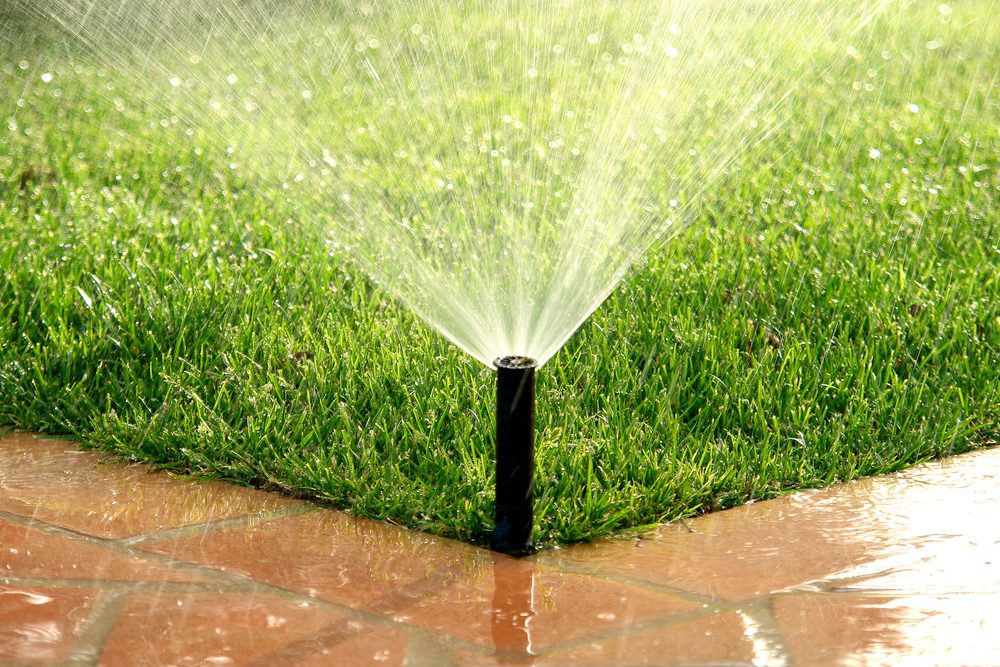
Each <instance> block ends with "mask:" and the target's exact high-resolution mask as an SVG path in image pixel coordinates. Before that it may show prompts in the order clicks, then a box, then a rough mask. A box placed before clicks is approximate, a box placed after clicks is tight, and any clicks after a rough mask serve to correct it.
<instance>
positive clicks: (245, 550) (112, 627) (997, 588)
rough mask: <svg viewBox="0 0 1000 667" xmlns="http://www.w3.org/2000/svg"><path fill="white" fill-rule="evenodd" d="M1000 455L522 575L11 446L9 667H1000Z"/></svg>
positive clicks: (390, 533)
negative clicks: (998, 562)
mask: <svg viewBox="0 0 1000 667" xmlns="http://www.w3.org/2000/svg"><path fill="white" fill-rule="evenodd" d="M998 482H1000V449H994V450H983V451H980V452H976V453H972V454H967V455H964V456H960V457H955V458H952V459H948V460H946V461H943V462H935V463H929V464H926V465H923V466H920V467H918V468H914V469H912V470H909V471H906V472H903V473H900V474H897V475H893V476H888V477H882V478H874V479H868V480H863V481H861V482H855V483H852V484H847V485H842V486H838V487H834V488H831V489H825V490H821V491H809V492H802V493H797V494H793V495H790V496H787V497H784V498H780V499H777V500H772V501H767V502H761V503H757V504H754V505H749V506H746V507H741V508H737V509H733V510H728V511H725V512H718V513H716V514H711V515H708V516H705V517H699V518H697V519H694V520H691V521H687V522H682V523H678V524H673V525H667V526H663V527H662V528H660V529H659V530H657V531H655V533H652V534H650V535H646V536H643V537H642V538H639V539H626V540H618V541H606V542H600V543H595V544H586V545H577V546H574V547H570V548H565V549H557V550H551V551H547V552H544V553H541V554H538V555H536V556H533V557H530V558H526V559H521V560H517V559H513V558H508V557H505V556H500V555H496V554H493V553H491V552H489V551H486V550H483V549H478V548H476V547H472V546H469V545H465V544H461V543H458V542H453V541H450V540H445V539H441V538H436V537H433V536H429V535H425V534H421V533H414V532H411V531H407V530H404V529H401V528H397V527H394V526H391V525H388V524H383V523H377V522H372V521H366V520H363V519H358V518H355V517H351V516H348V515H346V514H343V513H340V512H335V511H331V510H327V509H323V508H319V507H317V506H315V505H312V504H310V503H307V502H303V501H298V500H292V499H288V498H285V497H282V496H279V495H276V494H270V493H265V492H262V491H256V490H252V489H244V488H241V487H237V486H233V485H229V484H224V483H220V482H213V481H196V480H192V479H189V478H183V477H175V476H171V475H169V474H166V473H151V472H147V470H146V468H145V467H143V466H139V465H125V464H122V463H118V462H113V461H110V460H109V459H107V458H106V457H102V456H101V455H99V454H96V453H92V452H81V451H80V450H78V449H77V448H76V447H75V445H74V444H73V443H71V442H67V441H62V440H51V439H40V438H37V437H34V436H31V435H26V434H21V433H7V434H5V435H0V665H5V666H17V667H22V666H28V665H32V666H34V665H109V666H111V665H126V666H132V665H143V666H144V665H261V666H274V667H280V666H286V665H287V666H291V665H338V666H339V665H347V666H351V665H431V666H436V665H539V666H541V665H582V666H585V665H758V666H759V665H778V666H784V665H787V666H795V665H798V666H813V665H817V666H820V665H970V666H972V665H982V666H983V667H988V666H995V665H1000V619H998V613H997V612H998V611H1000V568H998V567H996V566H995V564H994V560H995V559H996V558H997V557H998V549H1000V522H998V521H997V515H998V514H1000V484H998Z"/></svg>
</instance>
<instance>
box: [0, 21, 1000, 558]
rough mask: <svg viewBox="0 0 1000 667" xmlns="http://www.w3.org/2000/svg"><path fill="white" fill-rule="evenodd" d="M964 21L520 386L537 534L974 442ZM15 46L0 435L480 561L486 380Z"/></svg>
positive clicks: (996, 388)
mask: <svg viewBox="0 0 1000 667" xmlns="http://www.w3.org/2000/svg"><path fill="white" fill-rule="evenodd" d="M963 7H965V10H966V12H967V13H971V14H973V15H975V16H978V17H979V19H980V20H979V21H978V22H977V23H975V24H974V25H973V27H972V28H970V27H968V26H964V27H963V26H960V25H957V24H956V23H950V24H944V23H941V24H938V23H936V22H935V21H936V20H937V17H936V15H935V14H934V13H933V10H934V8H933V7H932V8H931V10H929V12H928V17H927V18H926V22H925V23H920V24H917V25H913V26H910V27H909V29H911V30H912V32H911V33H906V32H903V33H902V34H897V35H895V36H894V44H896V50H894V51H892V53H890V54H889V56H888V57H884V56H883V53H882V50H883V49H882V46H881V40H880V39H878V38H877V36H876V38H875V39H872V40H870V41H866V42H864V43H861V44H859V49H860V51H859V52H857V54H856V57H855V58H856V59H855V58H842V59H841V60H843V61H844V62H843V63H841V64H839V65H838V67H839V69H836V70H832V71H831V73H830V75H829V76H828V77H827V78H825V79H823V78H820V79H817V80H816V81H814V82H813V83H812V84H811V88H810V89H807V90H805V91H803V93H802V95H801V96H800V97H801V99H800V100H799V101H798V103H799V104H800V108H799V109H798V110H797V113H796V116H795V119H794V122H792V123H789V124H787V125H786V126H784V128H783V129H782V131H781V132H779V133H778V134H777V135H776V136H775V137H774V138H773V140H772V141H770V142H769V143H768V145H767V148H766V151H764V152H763V153H762V154H761V155H760V156H759V158H757V159H756V160H755V161H754V162H753V163H752V164H749V165H744V166H743V167H742V168H741V169H740V170H738V171H733V172H731V173H729V174H728V175H727V177H726V179H725V180H724V181H723V183H722V187H720V188H718V189H716V190H715V191H714V192H712V193H708V194H707V195H706V196H705V197H704V199H703V200H702V202H701V205H700V206H699V207H698V214H697V216H696V220H695V221H694V222H693V224H692V225H691V227H690V228H689V229H688V230H687V232H685V233H684V234H683V235H682V236H681V237H679V238H677V239H675V240H674V241H672V242H671V243H669V244H667V245H666V246H664V247H663V248H661V249H658V250H657V251H656V252H654V253H653V254H652V255H651V256H650V257H649V258H648V261H647V262H645V264H644V265H642V266H641V267H639V268H638V269H637V270H636V271H634V273H633V274H632V275H631V276H630V277H629V278H628V279H627V280H626V281H625V282H624V283H623V285H622V286H621V287H620V288H619V289H618V290H616V291H615V293H614V294H613V295H612V296H611V298H610V299H609V300H608V301H607V302H606V303H605V304H604V305H603V306H601V308H600V309H599V310H598V311H597V312H596V313H595V315H594V316H593V317H592V318H591V320H590V321H588V322H587V323H586V324H585V325H584V326H583V327H582V328H581V329H580V331H579V332H578V333H577V334H576V335H575V336H574V337H573V338H572V339H571V340H570V342H569V344H568V345H567V346H566V347H565V348H564V349H563V350H562V351H560V352H559V353H558V354H557V355H556V356H555V357H554V358H553V360H552V361H551V362H549V363H548V364H547V365H546V366H545V367H544V368H543V369H542V371H541V373H540V375H539V385H538V392H539V396H538V403H539V405H538V431H537V433H538V435H537V440H538V442H537V473H536V475H537V476H536V488H537V499H536V540H537V541H538V542H539V543H541V544H543V545H552V544H556V543H567V542H574V541H579V540H584V539H590V538H594V537H598V536H602V535H608V534H614V533H620V532H622V531H626V530H629V529H634V528H637V527H642V526H646V525H649V524H653V523H656V522H660V521H665V520H671V519H676V518H678V517H683V516H689V515H692V514H695V513H699V512H704V511H707V510H715V509H720V508H724V507H730V506H734V505H739V504H741V503H745V502H747V501H749V500H752V499H762V498H768V497H773V496H775V495H778V494H781V493H784V492H787V491H790V490H794V489H799V488H806V487H815V486H822V485H826V484H831V483H834V482H837V481H843V480H848V479H853V478H857V477H861V476H865V475H872V474H877V473H884V472H889V471H893V470H898V469H900V468H903V467H906V466H909V465H912V464H914V463H917V462H919V461H923V460H927V459H930V458H934V457H938V456H943V455H947V454H953V453H958V452H963V451H967V450H970V449H973V448H976V447H982V446H988V445H992V444H995V443H996V442H997V439H998V438H1000V381H998V376H1000V372H998V370H997V369H998V368H1000V268H998V267H1000V248H998V246H1000V222H998V217H1000V216H998V210H1000V176H998V168H1000V138H998V126H1000V124H998V122H997V119H998V118H1000V99H998V96H997V82H996V80H995V78H991V77H995V72H996V70H997V65H998V61H997V55H996V54H997V53H1000V25H998V24H1000V22H997V21H995V20H993V21H992V22H990V21H988V20H985V18H984V17H987V16H989V15H990V14H989V12H990V11H991V3H989V2H985V1H981V2H972V3H968V6H963ZM970 7H971V8H970ZM993 18H994V19H995V11H994V14H993ZM904 27H906V26H904ZM928 34H933V35H934V36H935V37H936V38H938V39H940V41H941V44H942V46H941V47H940V48H936V49H927V48H926V47H925V42H926V40H925V38H924V36H925V35H928ZM900 44H902V45H904V46H899V45H900ZM906 45H909V46H906ZM914 45H915V46H914ZM911 47H912V48H911ZM35 48H37V49H38V52H36V53H23V52H20V51H16V52H15V51H13V50H11V49H10V48H7V47H5V46H4V42H3V41H2V40H0V99H4V100H21V102H20V104H19V105H18V107H17V110H16V120H14V121H12V122H11V123H10V124H9V128H10V129H9V131H8V128H7V127H5V126H3V125H0V183H2V185H0V424H6V425H9V426H13V427H17V428H22V429H29V430H36V431H42V432H48V433H68V434H72V435H74V436H76V437H78V438H79V439H80V441H81V442H82V443H84V444H85V445H87V446H94V447H100V448H102V449H106V450H109V451H115V452H118V453H120V454H121V455H123V456H126V457H129V458H132V459H136V460H142V461H148V462H151V463H153V464H155V465H157V466H159V467H163V468H167V469H171V470H178V471H187V472H192V473H195V474H199V475H207V476H213V477H220V478H225V479H230V480H233V481H236V482H239V483H244V484H252V485H258V486H264V487H267V488H272V489H282V490H285V491H287V492H290V493H294V494H304V495H307V496H310V497H315V498H319V499H323V500H327V501H329V502H331V503H332V504H334V505H336V506H339V507H344V508H348V509H349V510H350V511H352V512H354V513H357V514H360V515H364V516H371V517H377V518H382V519H387V520H391V521H393V522H396V523H399V524H402V525H406V526H410V527H414V528H419V529H422V530H427V531H431V532H435V533H439V534H443V535H448V536H453V537H457V538H459V539H463V540H469V541H474V542H479V543H484V542H486V541H487V540H488V535H489V531H490V530H491V528H492V434H493V428H494V424H493V414H492V406H493V386H492V383H493V374H492V372H491V371H489V370H487V369H485V368H484V367H482V365H481V364H479V363H478V362H475V361H474V360H472V359H471V358H469V357H468V356H466V355H465V354H464V353H462V352H460V351H459V350H457V348H455V347H453V346H452V345H451V344H450V343H448V342H446V341H445V340H443V339H442V338H440V337H439V336H438V335H437V334H435V333H434V332H432V331H431V330H429V329H428V328H426V327H425V326H424V325H422V324H421V323H420V322H419V321H418V320H416V318H414V317H413V316H411V315H410V314H408V313H407V312H406V311H404V310H402V309H401V308H399V307H398V306H396V305H395V304H394V303H393V302H392V301H391V300H390V299H389V298H388V297H387V296H386V295H385V293H384V292H383V291H382V290H381V289H380V288H379V287H378V286H376V285H373V284H372V283H371V282H370V281H369V280H368V279H367V278H365V276H364V275H363V274H362V273H361V272H359V271H358V270H356V269H355V268H353V267H352V266H351V265H350V264H349V263H348V262H347V261H346V260H345V258H344V257H343V256H342V254H338V253H331V252H330V250H331V249H330V247H328V246H326V245H324V244H323V243H322V242H320V241H319V240H318V239H317V237H316V235H315V234H312V233H309V232H304V231H303V226H302V225H301V224H300V223H298V222H297V221H296V220H297V217H296V216H298V215H301V211H297V210H295V209H294V207H292V206H291V205H290V204H289V203H288V202H287V201H285V200H284V199H283V198H282V197H281V196H280V191H278V192H277V193H276V192H273V191H265V190H263V189H262V188H261V187H260V186H259V185H257V184H255V182H254V181H253V180H252V179H249V178H247V177H245V176H241V175H239V174H236V173H233V172H232V171H231V170H229V169H228V168H227V166H226V162H227V160H226V156H225V155H224V154H221V153H220V152H219V150H218V147H217V146H216V145H215V144H214V143H212V142H211V141H208V140H205V141H202V140H201V139H200V138H199V137H197V136H195V137H193V138H192V137H187V136H186V135H184V134H183V132H182V131H181V130H180V129H179V127H178V126H175V125H173V124H171V123H169V122H168V123H165V125H166V127H162V126H161V125H160V123H159V119H160V116H159V115H156V114H155V113H153V112H149V111H144V110H142V109H139V110H137V111H134V112H133V113H131V114H125V113H119V112H117V111H116V109H115V96H116V95H117V94H118V93H117V92H114V91H109V90H108V89H107V88H101V87H99V86H98V85H97V84H101V85H104V83H105V82H110V83H116V82H114V81H113V77H112V76H111V75H110V74H109V75H107V77H106V78H101V77H98V75H97V74H96V73H95V72H94V70H93V69H92V68H91V69H86V68H85V69H83V70H81V71H82V72H83V73H81V74H79V75H78V76H76V77H74V76H72V74H73V70H72V64H71V63H70V61H69V60H67V58H69V56H66V55H58V56H57V55H53V53H52V51H51V50H46V47H44V46H43V45H41V44H39V45H37V46H36V47H35ZM907 49H909V50H907ZM46 58H50V59H55V60H52V62H57V63H58V64H59V66H60V67H61V68H62V69H60V70H58V71H59V72H61V74H62V75H63V76H62V78H59V79H56V80H55V81H54V82H53V83H51V84H48V85H43V84H41V83H39V80H38V77H39V75H40V74H41V72H43V71H45V70H42V69H39V65H38V63H39V62H40V61H43V60H45V59H46ZM59 58H62V60H59ZM22 60H24V61H26V62H27V65H28V66H27V68H26V69H21V67H20V62H21V61H22ZM834 62H837V63H840V60H836V61H834ZM899 81H903V82H905V86H900V85H894V83H893V82H899ZM854 82H856V84H857V85H852V84H853V83H854ZM116 85H118V86H119V87H121V86H122V85H123V84H122V83H120V82H117V83H116ZM120 89H121V88H119V90H120ZM56 91H58V94H56ZM122 94H123V95H124V93H122ZM915 102H919V112H917V113H913V112H910V111H909V110H908V109H907V105H908V104H910V103H915ZM8 108H10V109H11V110H10V112H9V114H10V116H11V117H12V118H14V117H15V112H14V111H13V107H10V105H7V104H6V103H5V104H4V106H3V107H0V110H3V111H7V109H8ZM834 109H846V110H847V111H845V112H844V113H843V114H841V115H836V116H835V115H833V112H832V111H831V110H834ZM6 120H7V118H0V123H2V122H5V121H6ZM109 128H112V129H109ZM115 128H116V129H115ZM918 140H919V141H918ZM872 148H878V150H879V152H880V153H881V156H880V157H879V158H877V159H875V158H872V157H870V150H871V149H872Z"/></svg>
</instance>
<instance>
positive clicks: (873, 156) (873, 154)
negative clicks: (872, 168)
mask: <svg viewBox="0 0 1000 667" xmlns="http://www.w3.org/2000/svg"><path fill="white" fill-rule="evenodd" d="M868 157H870V158H871V159H873V160H877V159H879V158H880V157H882V151H880V150H879V149H877V148H873V149H871V150H870V151H868Z"/></svg>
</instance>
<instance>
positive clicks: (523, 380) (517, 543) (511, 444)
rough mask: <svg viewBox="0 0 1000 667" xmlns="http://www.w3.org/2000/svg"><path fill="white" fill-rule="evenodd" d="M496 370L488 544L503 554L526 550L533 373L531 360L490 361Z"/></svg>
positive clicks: (531, 493) (531, 523) (532, 469)
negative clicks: (492, 503) (494, 448)
mask: <svg viewBox="0 0 1000 667" xmlns="http://www.w3.org/2000/svg"><path fill="white" fill-rule="evenodd" d="M493 365H494V366H496V369H497V452H496V457H497V461H496V509H495V512H494V516H495V519H496V528H495V529H494V531H493V539H492V541H491V545H492V547H493V549H494V550H495V551H500V552H503V553H506V554H514V555H520V554H526V553H529V552H530V551H531V546H532V545H531V529H532V528H533V527H534V515H533V511H534V507H533V505H534V499H535V369H536V368H538V363H537V362H536V361H535V360H534V359H532V358H530V357H521V356H510V357H503V358H501V359H497V360H496V361H494V362H493Z"/></svg>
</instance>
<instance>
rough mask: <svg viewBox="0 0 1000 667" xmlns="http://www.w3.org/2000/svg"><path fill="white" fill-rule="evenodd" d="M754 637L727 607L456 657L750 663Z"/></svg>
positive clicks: (568, 666) (468, 660)
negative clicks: (600, 634)
mask: <svg viewBox="0 0 1000 667" xmlns="http://www.w3.org/2000/svg"><path fill="white" fill-rule="evenodd" d="M755 657H756V658H759V659H761V660H765V659H766V656H755V654H754V647H753V643H752V641H751V639H750V638H749V637H748V636H747V633H746V626H745V624H744V621H743V619H742V617H741V615H740V614H738V613H736V612H725V613H719V614H711V615H709V616H705V617H701V618H696V619H692V620H689V621H684V622H681V623H677V624H672V625H667V626H663V627H657V628H653V629H649V630H643V631H639V632H635V633H632V634H628V635H625V636H619V637H614V638H612V639H604V640H601V641H595V642H593V643H590V644H585V645H582V646H578V647H574V648H571V649H567V650H563V651H555V652H551V653H549V652H542V654H541V655H530V654H527V653H525V654H522V655H516V654H508V655H495V656H487V655H479V654H476V653H472V652H470V651H459V652H457V653H456V654H455V656H454V657H453V658H452V662H453V664H455V665H462V666H463V667H492V666H493V665H497V666H499V665H505V666H506V665H510V666H513V665H532V666H533V667H577V666H579V667H608V666H611V665H614V666H615V667H631V666H636V667H638V666H640V665H657V666H664V667H666V666H667V665H701V664H711V665H747V666H748V667H749V665H750V664H751V663H753V664H776V663H768V662H755Z"/></svg>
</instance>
